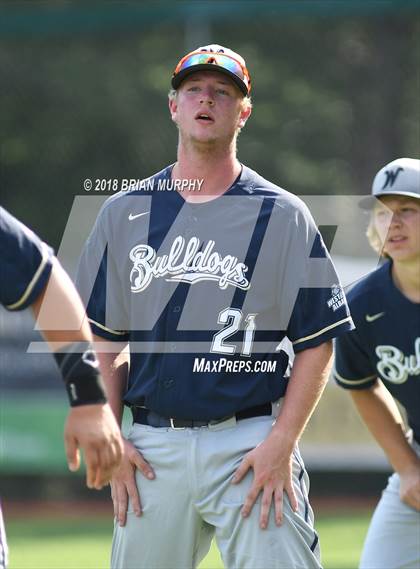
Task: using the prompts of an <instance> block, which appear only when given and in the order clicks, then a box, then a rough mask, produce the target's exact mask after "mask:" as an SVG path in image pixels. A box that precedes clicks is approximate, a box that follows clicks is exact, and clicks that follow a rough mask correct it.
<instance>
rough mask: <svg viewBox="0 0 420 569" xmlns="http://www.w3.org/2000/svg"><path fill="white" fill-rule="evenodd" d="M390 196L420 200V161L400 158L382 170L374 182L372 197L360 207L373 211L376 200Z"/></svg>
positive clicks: (364, 200)
mask: <svg viewBox="0 0 420 569" xmlns="http://www.w3.org/2000/svg"><path fill="white" fill-rule="evenodd" d="M388 195H391V196H393V195H396V196H408V197H410V198H420V160H415V159H414V158H398V159H397V160H393V161H392V162H390V163H389V164H387V165H386V166H384V167H383V168H381V169H380V170H379V172H378V173H377V174H376V176H375V178H374V180H373V184H372V196H371V197H368V198H364V199H363V200H361V201H360V203H359V205H360V207H362V208H363V209H371V208H372V206H373V205H374V204H375V198H379V197H381V196H388Z"/></svg>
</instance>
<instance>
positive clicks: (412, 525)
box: [360, 442, 420, 569]
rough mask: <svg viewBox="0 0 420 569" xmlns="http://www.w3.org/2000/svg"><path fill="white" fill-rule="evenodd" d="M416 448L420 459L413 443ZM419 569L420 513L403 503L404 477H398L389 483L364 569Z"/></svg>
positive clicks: (368, 538)
mask: <svg viewBox="0 0 420 569" xmlns="http://www.w3.org/2000/svg"><path fill="white" fill-rule="evenodd" d="M412 446H413V448H414V449H415V451H416V452H417V454H418V455H419V456H420V445H419V444H417V443H416V442H413V443H412ZM419 475H420V473H419ZM419 567H420V512H417V511H416V510H415V509H414V508H410V506H407V504H405V503H404V502H402V501H401V500H400V477H399V475H398V474H397V473H394V474H393V475H392V476H390V478H389V479H388V485H387V487H386V488H385V490H384V491H383V493H382V497H381V499H380V501H379V503H378V505H377V507H376V510H375V512H374V514H373V517H372V520H371V522H370V526H369V530H368V533H367V535H366V540H365V543H364V546H363V552H362V557H361V560H360V569H419Z"/></svg>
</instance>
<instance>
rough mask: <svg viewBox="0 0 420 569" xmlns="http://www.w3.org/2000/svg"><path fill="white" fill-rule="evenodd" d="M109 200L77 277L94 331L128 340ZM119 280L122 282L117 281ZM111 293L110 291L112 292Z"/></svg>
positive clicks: (111, 338)
mask: <svg viewBox="0 0 420 569" xmlns="http://www.w3.org/2000/svg"><path fill="white" fill-rule="evenodd" d="M107 204H108V202H106V203H105V205H104V206H103V208H102V209H101V211H100V212H99V215H98V218H97V220H96V223H95V225H94V227H93V230H92V232H91V234H90V236H89V238H88V240H87V242H86V244H85V247H84V249H83V252H82V255H81V258H80V261H79V265H78V270H77V277H76V285H77V288H78V290H79V293H80V296H81V298H82V300H83V302H84V303H85V306H87V314H88V319H89V322H90V325H91V328H92V331H93V333H94V334H96V335H97V336H100V337H102V338H105V339H106V340H112V341H126V340H128V324H127V320H126V313H125V309H124V302H123V298H122V290H123V287H122V286H121V283H120V282H119V277H118V272H117V269H116V265H115V261H114V259H113V258H112V256H111V254H110V250H111V247H109V243H110V240H111V239H112V236H111V229H112V227H111V223H110V218H109V215H108V211H107ZM117 281H118V282H117ZM108 292H109V294H108Z"/></svg>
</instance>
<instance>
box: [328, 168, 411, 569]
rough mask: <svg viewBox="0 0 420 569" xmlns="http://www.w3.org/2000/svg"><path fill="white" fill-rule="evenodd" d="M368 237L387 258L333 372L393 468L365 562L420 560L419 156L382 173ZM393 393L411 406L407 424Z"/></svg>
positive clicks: (373, 565)
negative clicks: (406, 429)
mask: <svg viewBox="0 0 420 569" xmlns="http://www.w3.org/2000/svg"><path fill="white" fill-rule="evenodd" d="M372 194H373V196H374V197H372V198H366V199H365V200H364V201H363V202H362V203H361V206H362V207H364V208H369V209H371V210H372V213H371V219H370V224H369V227H368V233H367V235H368V239H369V242H370V244H371V246H372V247H373V249H375V251H377V252H378V253H379V254H381V255H382V256H383V258H384V261H385V262H384V263H383V264H382V265H381V266H380V267H379V268H378V269H376V270H375V271H374V272H372V273H371V274H370V275H368V276H367V277H365V278H364V279H363V280H362V281H360V282H359V283H358V284H357V285H356V286H354V288H353V289H352V290H351V291H350V293H349V304H350V309H351V314H352V317H353V319H354V322H355V325H356V329H355V330H353V331H352V332H350V333H349V334H345V335H343V336H340V337H339V338H338V339H337V341H336V361H335V372H334V373H335V378H336V380H337V382H338V384H339V385H340V386H341V387H344V388H345V389H350V390H351V392H350V393H351V395H352V398H353V401H354V402H355V404H356V407H357V409H358V411H359V413H360V415H361V417H362V419H363V420H364V421H365V423H366V425H367V426H368V428H369V430H370V431H371V433H372V434H373V436H374V437H375V438H376V440H377V441H378V443H379V444H380V445H381V447H382V448H383V450H384V451H385V453H386V455H387V457H388V459H389V461H390V463H391V465H392V467H393V468H394V470H395V473H394V474H393V475H392V476H391V477H390V479H389V481H388V486H387V488H386V489H385V491H384V492H383V494H382V497H381V499H380V501H379V504H378V506H377V508H376V510H375V513H374V515H373V518H372V521H371V524H370V527H369V531H368V533H367V537H366V541H365V544H364V548H363V553H362V557H361V561H360V567H361V569H377V568H379V567H387V569H397V568H398V569H399V568H401V569H402V568H404V569H410V568H412V569H415V568H418V567H420V381H419V374H420V160H414V159H410V158H399V159H397V160H394V161H393V162H390V163H389V164H387V165H386V166H384V167H383V168H382V169H381V170H379V172H378V173H377V175H376V177H375V179H374V181H373V186H372ZM393 398H395V399H396V400H397V401H398V402H399V403H400V404H401V405H402V406H403V407H404V408H405V410H406V412H407V420H408V425H409V427H410V429H411V431H410V432H409V433H408V434H407V433H405V427H404V423H403V420H402V418H401V415H400V413H399V410H398V408H397V405H396V403H395V401H394V399H393Z"/></svg>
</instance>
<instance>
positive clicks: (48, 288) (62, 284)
mask: <svg viewBox="0 0 420 569" xmlns="http://www.w3.org/2000/svg"><path fill="white" fill-rule="evenodd" d="M0 273H1V275H2V278H1V280H0V303H1V304H2V305H3V306H5V308H7V309H8V310H11V311H17V310H23V309H25V308H27V307H31V309H32V311H33V313H34V316H35V318H38V316H39V315H40V311H41V306H42V303H43V301H44V299H45V298H46V296H48V302H49V306H50V307H51V308H52V311H53V314H54V313H55V314H60V321H61V319H63V321H66V322H67V323H68V328H69V329H68V330H65V331H63V330H48V329H43V319H42V318H41V319H38V325H39V328H40V329H41V331H42V332H43V335H44V337H45V339H46V340H47V341H48V342H49V343H51V344H52V347H53V349H54V350H56V351H55V352H54V357H55V359H56V361H57V364H58V366H59V368H60V371H61V374H62V376H63V380H64V382H65V386H66V390H67V393H68V395H69V400H70V405H71V409H70V411H69V413H68V416H67V421H66V426H65V432H64V441H65V447H66V455H67V461H68V465H69V468H70V470H72V471H75V470H77V469H78V468H79V465H80V456H79V448H80V449H82V450H83V452H84V458H85V462H86V484H87V486H88V487H89V488H96V489H98V490H99V489H100V488H102V487H103V486H104V485H105V484H107V483H108V482H109V480H110V477H111V475H112V473H113V471H114V470H115V468H116V467H117V466H118V465H119V462H120V460H121V454H122V450H123V445H122V440H121V434H120V430H119V428H118V425H117V423H116V421H115V418H114V416H113V414H112V411H111V409H110V406H109V404H108V403H107V400H106V395H105V391H104V388H103V385H102V380H101V376H100V374H99V369H98V362H97V360H96V358H95V354H94V352H93V351H92V350H91V349H87V348H86V345H87V346H89V343H90V342H92V334H91V331H90V329H89V325H88V324H87V322H86V319H84V308H83V305H82V303H81V301H80V298H79V295H78V294H77V291H76V289H75V288H74V285H73V284H72V282H71V280H70V278H69V277H68V275H67V273H66V272H65V271H64V269H63V268H62V266H61V265H60V263H59V262H58V260H57V259H56V258H55V257H54V254H53V252H52V250H51V249H50V248H49V247H48V246H47V245H46V244H45V243H43V242H42V241H41V240H40V239H39V238H38V237H37V236H36V235H35V234H34V233H33V232H32V231H31V230H30V229H28V228H27V227H26V226H24V225H23V224H22V223H20V222H19V221H18V220H17V219H16V218H15V217H13V216H12V215H11V214H10V213H8V212H7V211H6V210H4V209H3V208H2V207H0ZM53 319H55V317H54V316H53ZM82 320H84V323H83V325H82V328H81V329H80V330H78V329H77V330H76V329H75V330H73V329H72V328H74V326H73V324H78V323H79V322H82ZM45 322H46V321H45ZM29 380H30V378H29ZM6 565H7V546H6V537H5V532H4V526H3V521H2V516H1V510H0V569H3V568H4V567H5V566H6Z"/></svg>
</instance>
